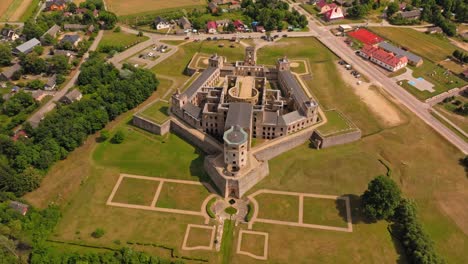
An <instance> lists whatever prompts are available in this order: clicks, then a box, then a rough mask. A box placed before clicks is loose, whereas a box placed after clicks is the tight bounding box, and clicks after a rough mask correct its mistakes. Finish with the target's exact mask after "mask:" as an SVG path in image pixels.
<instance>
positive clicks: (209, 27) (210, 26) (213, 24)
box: [206, 21, 218, 34]
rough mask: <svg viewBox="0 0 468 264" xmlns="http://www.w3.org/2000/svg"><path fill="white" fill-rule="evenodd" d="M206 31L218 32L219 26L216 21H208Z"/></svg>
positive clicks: (210, 32)
mask: <svg viewBox="0 0 468 264" xmlns="http://www.w3.org/2000/svg"><path fill="white" fill-rule="evenodd" d="M206 32H207V33H209V34H216V32H218V27H217V26H216V22H214V21H208V23H206Z"/></svg>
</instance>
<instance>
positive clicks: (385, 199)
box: [362, 175, 401, 221]
mask: <svg viewBox="0 0 468 264" xmlns="http://www.w3.org/2000/svg"><path fill="white" fill-rule="evenodd" d="M400 200H401V191H400V189H399V188H398V186H397V185H396V183H395V182H394V181H393V180H392V179H391V178H390V177H387V176H382V175H381V176H377V177H376V178H375V179H373V180H372V181H371V182H370V183H369V185H368V186H367V190H366V191H365V192H364V194H363V195H362V204H363V212H364V214H365V215H366V216H367V217H368V218H369V219H370V220H373V221H375V220H381V219H388V218H389V217H391V216H392V215H393V213H394V210H395V208H396V207H397V206H398V204H399V203H400Z"/></svg>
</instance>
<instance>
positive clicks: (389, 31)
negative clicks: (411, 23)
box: [370, 27, 458, 63]
mask: <svg viewBox="0 0 468 264" xmlns="http://www.w3.org/2000/svg"><path fill="white" fill-rule="evenodd" d="M370 29H371V30H372V31H374V32H375V33H377V34H378V35H380V36H382V37H384V38H386V39H388V40H389V41H391V42H394V43H396V44H398V45H401V46H403V47H405V48H407V49H408V50H409V51H411V52H414V53H416V54H419V55H421V56H423V57H425V58H427V59H429V60H431V61H433V62H439V61H441V60H444V59H446V58H447V57H448V56H451V55H452V53H453V51H454V50H456V49H458V48H457V47H456V46H454V45H453V44H451V43H450V42H449V41H448V39H444V38H443V37H439V36H435V35H431V34H425V33H422V32H419V31H416V30H414V29H411V28H399V27H371V28H370ZM424 63H426V62H424Z"/></svg>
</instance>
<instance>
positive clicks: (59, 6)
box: [45, 0, 67, 11]
mask: <svg viewBox="0 0 468 264" xmlns="http://www.w3.org/2000/svg"><path fill="white" fill-rule="evenodd" d="M66 7H67V2H66V1H65V0H47V1H46V3H45V9H46V10H47V11H63V10H65V8H66Z"/></svg>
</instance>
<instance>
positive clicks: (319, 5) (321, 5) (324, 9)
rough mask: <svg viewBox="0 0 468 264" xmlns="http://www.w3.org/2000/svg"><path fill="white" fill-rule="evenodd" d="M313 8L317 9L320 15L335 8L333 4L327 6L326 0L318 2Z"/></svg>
mask: <svg viewBox="0 0 468 264" xmlns="http://www.w3.org/2000/svg"><path fill="white" fill-rule="evenodd" d="M315 6H316V7H317V9H318V11H320V14H324V13H326V12H328V11H329V10H331V9H333V8H335V7H336V4H335V3H332V4H329V3H327V1H326V0H320V1H318V2H317V3H316V4H315Z"/></svg>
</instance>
